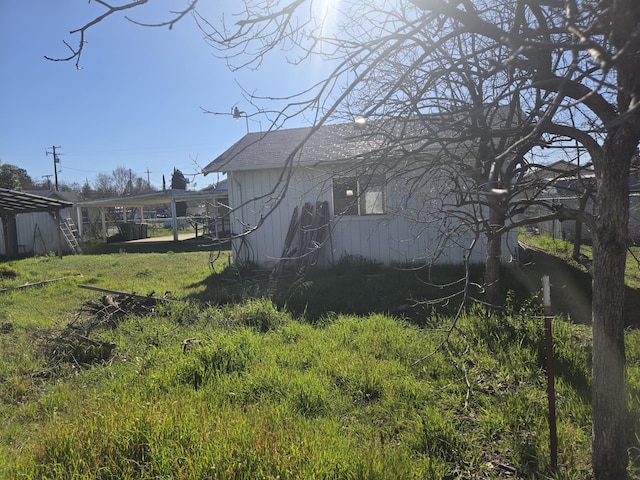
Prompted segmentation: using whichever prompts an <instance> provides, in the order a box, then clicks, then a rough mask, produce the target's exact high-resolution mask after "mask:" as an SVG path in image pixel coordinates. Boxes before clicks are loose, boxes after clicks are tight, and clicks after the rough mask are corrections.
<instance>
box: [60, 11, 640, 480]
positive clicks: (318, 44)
mask: <svg viewBox="0 0 640 480" xmlns="http://www.w3.org/2000/svg"><path fill="white" fill-rule="evenodd" d="M99 3H101V4H102V5H104V6H105V8H107V12H106V13H105V15H103V17H99V18H96V19H95V20H93V21H92V22H90V23H88V24H87V25H85V26H84V27H82V28H80V29H79V30H77V32H78V34H79V36H80V39H79V40H80V41H79V43H78V47H77V48H72V47H70V48H71V50H72V53H73V55H72V56H70V57H69V58H68V59H76V61H79V59H80V54H81V52H82V49H83V45H84V44H83V40H84V35H85V34H86V32H87V30H88V29H89V28H90V27H92V26H93V25H95V24H96V23H98V22H99V21H101V20H102V19H103V18H106V16H108V15H112V14H113V13H117V12H118V11H120V10H124V9H130V8H133V7H136V6H137V5H138V4H141V3H146V2H125V4H123V5H122V6H120V7H112V6H109V5H108V4H106V3H105V2H102V1H100V2H99ZM196 3H197V2H196V0H194V1H192V2H191V3H190V4H189V5H188V8H186V9H185V10H183V11H181V12H177V13H174V14H173V16H172V17H171V20H169V21H167V22H166V23H164V25H168V26H171V25H172V24H173V22H174V21H176V20H178V19H179V18H182V17H183V16H184V15H185V14H187V13H189V12H190V13H192V14H193V17H194V18H195V20H196V22H197V23H198V25H199V27H200V28H201V29H202V30H203V31H204V32H205V33H206V38H207V41H208V42H209V43H210V44H211V45H212V46H213V47H214V48H215V49H217V50H218V52H219V55H220V56H221V57H224V58H225V60H226V61H227V62H229V64H230V65H231V67H232V68H247V67H251V68H258V67H259V66H260V64H261V63H262V62H263V61H266V60H267V59H268V57H269V55H270V53H271V52H272V51H273V50H275V49H278V50H281V49H286V50H288V51H289V52H291V55H292V61H293V62H304V61H306V59H307V58H309V57H310V56H315V55H317V56H320V57H323V58H326V59H327V62H329V64H330V65H331V68H332V70H331V72H330V73H329V75H328V76H327V78H326V79H323V80H322V81H320V82H319V83H317V84H316V85H313V86H312V87H311V88H309V89H307V90H305V91H304V92H300V94H299V95H297V96H292V97H290V98H288V99H286V100H287V101H286V105H285V106H284V107H278V108H273V109H269V107H268V106H265V105H267V104H268V101H269V100H278V99H268V98H256V97H253V96H251V95H247V100H249V101H251V102H252V103H253V104H254V105H255V106H256V108H257V109H259V110H260V111H262V112H273V113H271V114H269V115H270V118H271V120H272V124H273V125H274V128H277V127H278V126H280V125H282V124H283V123H284V122H285V121H286V120H287V119H290V118H292V117H295V116H297V115H303V114H304V115H307V116H311V117H312V118H313V120H314V124H315V125H321V124H323V123H325V122H327V121H329V120H333V119H349V120H351V119H353V118H355V117H359V116H365V117H369V118H371V119H395V120H397V119H407V120H408V119H411V120H412V121H417V122H420V123H421V124H422V125H423V126H424V128H426V129H427V130H428V131H429V133H430V135H428V136H426V135H425V136H424V137H422V138H419V139H416V138H414V139H412V142H411V143H410V144H409V143H407V140H406V137H403V136H395V135H392V136H389V143H388V147H387V148H388V150H389V151H391V150H392V148H394V147H393V146H394V145H395V148H398V149H405V150H406V149H408V153H410V154H412V155H416V154H417V153H419V152H420V151H423V150H425V149H427V148H430V147H434V146H436V147H438V148H439V149H440V150H441V152H442V153H443V154H445V153H446V154H448V155H450V156H451V157H452V158H454V159H455V162H456V164H457V165H458V167H459V168H468V167H470V168H471V170H470V171H469V172H468V175H465V176H464V178H465V182H464V184H463V182H462V180H460V177H459V176H455V175H454V176H452V177H451V179H452V182H453V183H454V184H455V183H456V182H458V183H459V186H460V191H459V194H460V197H459V202H458V205H455V206H456V207H459V206H461V205H465V204H466V205H469V204H473V203H476V204H482V205H485V206H486V207H487V212H488V215H487V216H486V217H483V218H482V220H481V224H482V225H483V229H484V232H485V234H486V235H487V236H488V239H489V253H488V261H487V274H486V275H487V283H488V285H489V287H491V286H492V285H495V282H497V280H498V277H497V275H496V272H494V271H493V270H492V269H493V268H495V263H493V262H492V260H491V259H492V258H496V257H497V255H498V253H499V242H497V241H496V240H497V239H499V238H500V236H501V235H502V234H504V233H505V232H506V230H507V229H510V228H516V227H517V226H519V225H521V224H523V223H524V221H523V220H518V217H517V216H516V214H518V213H523V212H524V211H526V210H527V209H528V208H530V207H531V206H533V205H536V204H537V203H539V202H538V200H539V198H538V196H537V195H536V194H534V195H532V196H530V197H528V199H527V200H526V202H525V201H521V200H520V199H519V197H518V196H517V193H518V192H519V191H522V189H524V188H527V180H526V178H525V177H526V176H525V175H524V174H523V173H524V172H525V170H526V168H528V167H525V165H526V162H525V158H526V156H527V155H528V154H529V153H530V152H531V151H532V150H533V149H536V148H539V147H543V146H548V145H554V144H559V145H565V144H567V142H576V143H578V144H580V145H581V146H582V147H583V148H584V149H585V150H586V151H588V153H589V155H590V157H591V162H592V163H593V166H594V169H595V175H596V188H595V203H596V213H595V215H589V214H587V213H586V212H584V211H579V209H576V211H570V210H569V209H567V208H562V207H559V208H551V206H549V207H548V215H542V216H541V217H539V218H565V217H570V216H571V217H573V218H577V219H578V220H579V221H581V222H582V223H584V224H586V225H588V226H589V227H590V228H591V230H592V232H593V239H594V247H593V257H594V258H593V269H592V274H593V309H592V311H593V319H592V320H593V338H594V340H593V398H592V404H593V470H594V474H595V477H596V478H599V479H605V478H607V479H608V478H611V479H614V478H615V479H618V478H624V477H625V472H626V465H627V453H626V452H627V438H626V434H625V412H626V405H625V384H624V365H625V352H624V319H623V307H624V268H625V258H626V246H627V221H628V212H629V198H628V193H629V192H628V177H629V172H630V165H631V159H632V157H633V155H634V153H635V151H636V150H637V148H638V143H639V141H640V109H639V108H638V99H639V98H640V81H638V79H637V72H639V71H640V35H638V25H639V24H640V4H638V3H637V1H635V0H566V1H560V0H517V1H513V0H476V1H471V0H450V1H447V0H412V1H411V2H409V1H402V0H387V1H380V2H375V3H373V4H372V3H371V2H368V1H364V0H348V1H346V0H345V1H343V2H340V4H339V6H337V5H336V6H332V4H331V3H329V2H314V1H313V0H306V1H305V0H267V1H258V0H256V1H251V0H248V1H246V2H244V9H243V10H242V11H241V12H240V13H239V16H235V17H233V18H234V23H233V24H226V23H225V22H224V21H219V22H218V21H213V19H206V18H204V17H203V16H202V15H200V14H199V13H198V11H197V10H196V8H195V7H196ZM331 18H338V19H339V20H340V23H339V24H338V25H332V24H331V23H330V22H329V20H330V19H331ZM279 100H282V99H279ZM278 105H281V103H279V104H278ZM461 140H462V143H463V144H464V143H465V142H467V143H468V144H470V145H472V146H473V155H472V157H471V160H470V158H469V157H465V156H463V155H460V152H459V148H458V149H456V148H454V147H453V145H456V144H457V145H460V144H461ZM283 178H284V177H283ZM467 179H470V180H469V181H468V182H467V181H466V180H467ZM283 182H284V183H286V179H284V180H283ZM529 186H531V185H529ZM527 221H530V219H527ZM492 301H493V300H492Z"/></svg>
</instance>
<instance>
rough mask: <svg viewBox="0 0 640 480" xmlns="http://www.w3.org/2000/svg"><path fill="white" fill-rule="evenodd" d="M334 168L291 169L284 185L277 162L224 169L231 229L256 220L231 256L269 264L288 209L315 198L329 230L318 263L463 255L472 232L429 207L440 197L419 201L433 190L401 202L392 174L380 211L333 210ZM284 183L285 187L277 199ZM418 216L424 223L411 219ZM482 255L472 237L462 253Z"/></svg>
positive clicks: (402, 183) (399, 184)
mask: <svg viewBox="0 0 640 480" xmlns="http://www.w3.org/2000/svg"><path fill="white" fill-rule="evenodd" d="M336 172H339V169H337V168H333V169H332V171H327V170H326V169H325V170H319V169H314V168H298V169H297V170H295V171H294V173H293V174H292V175H291V178H290V180H289V182H288V186H287V187H285V186H284V184H283V182H282V181H280V183H279V176H280V174H281V170H279V169H262V170H245V171H242V170H239V171H233V172H229V173H228V177H229V181H228V186H229V202H230V204H231V205H233V206H234V207H236V208H235V210H234V211H233V212H232V213H231V227H232V231H233V233H234V234H235V235H237V234H240V233H242V232H243V229H245V228H253V227H255V226H256V225H258V223H259V222H260V219H261V218H263V219H264V220H263V224H262V225H261V226H260V227H259V228H257V229H255V230H254V231H252V232H251V233H250V234H248V235H247V236H246V237H244V238H243V239H235V240H234V241H233V247H234V256H235V258H236V260H237V261H239V262H246V261H251V262H254V263H257V264H259V265H262V266H264V267H270V266H272V265H273V264H274V263H275V262H276V261H277V260H278V259H279V258H280V257H281V254H282V249H283V245H284V242H285V236H286V233H287V231H288V229H289V223H290V220H291V216H292V213H293V210H294V208H295V207H298V208H299V209H300V208H301V207H302V206H303V205H304V204H305V203H306V202H310V203H312V204H315V202H317V201H320V202H322V201H327V202H328V203H329V210H330V218H331V226H330V229H331V235H330V238H328V239H327V240H326V243H325V246H324V248H323V249H322V252H321V254H320V256H319V262H320V263H321V264H324V265H326V264H328V263H331V262H334V261H337V260H339V259H340V258H341V257H342V256H343V255H354V256H362V257H366V258H368V259H371V260H374V261H377V262H381V263H384V264H391V263H408V262H419V263H430V262H435V263H441V264H453V263H461V262H462V261H463V260H464V255H465V253H466V248H468V247H469V246H470V245H471V243H472V236H471V235H470V234H469V232H468V231H465V232H462V233H460V232H458V233H457V236H456V234H455V229H456V227H460V223H459V222H457V221H455V219H452V218H451V217H450V216H443V215H442V213H441V212H440V213H437V212H438V207H439V204H438V202H441V201H442V198H436V201H435V203H434V202H432V203H434V204H433V205H427V204H426V202H428V201H429V200H428V198H429V195H432V196H433V193H431V194H425V195H424V196H422V197H421V196H419V195H415V196H413V197H412V198H410V199H409V200H408V201H407V200H406V192H405V189H406V180H398V181H396V182H391V183H390V184H388V185H387V198H386V203H387V213H386V214H384V215H366V216H334V215H333V199H332V178H333V177H334V176H335V175H336ZM274 187H275V190H274ZM284 188H286V193H285V195H284V197H283V198H282V200H281V201H279V198H280V194H281V193H282V191H283V189H284ZM272 190H274V191H273V192H272ZM270 192H272V193H270ZM256 199H257V200H256ZM278 202H279V203H278ZM438 215H439V216H438ZM418 217H420V220H421V221H422V222H425V221H426V222H427V223H420V222H416V221H415V219H416V218H418ZM430 221H431V222H430ZM514 236H515V233H514V235H512V236H510V237H509V238H508V239H506V240H505V241H506V242H508V243H510V244H511V245H512V246H513V245H515V244H516V242H515V240H514ZM443 239H446V241H445V242H444V244H443ZM485 254H486V251H485V248H484V242H482V241H479V242H478V243H477V245H476V246H475V248H474V250H473V251H472V253H471V255H472V256H471V258H470V260H471V261H472V262H477V263H482V262H483V261H484V257H485ZM510 254H511V251H510V246H508V245H506V244H505V248H503V260H505V261H508V260H509V258H510Z"/></svg>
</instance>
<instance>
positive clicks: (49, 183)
mask: <svg viewBox="0 0 640 480" xmlns="http://www.w3.org/2000/svg"><path fill="white" fill-rule="evenodd" d="M51 177H53V175H43V176H42V178H46V179H47V189H48V190H51Z"/></svg>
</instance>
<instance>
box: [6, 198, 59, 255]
mask: <svg viewBox="0 0 640 480" xmlns="http://www.w3.org/2000/svg"><path fill="white" fill-rule="evenodd" d="M69 212H70V209H62V210H60V217H61V218H66V217H68V216H69ZM2 228H3V227H2V224H0V238H2V237H1V236H3V235H4V232H3V230H2ZM57 229H58V226H57V224H56V221H55V219H54V217H53V215H51V214H50V213H48V212H35V213H21V214H18V215H16V230H17V236H18V243H17V244H18V254H19V255H22V254H28V255H43V254H45V253H47V252H57V251H58V237H57ZM62 248H63V250H65V251H68V250H69V247H68V246H67V244H66V242H65V241H64V238H63V239H62ZM0 255H6V249H5V245H4V242H2V241H0Z"/></svg>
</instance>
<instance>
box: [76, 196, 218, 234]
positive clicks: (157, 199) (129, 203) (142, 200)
mask: <svg viewBox="0 0 640 480" xmlns="http://www.w3.org/2000/svg"><path fill="white" fill-rule="evenodd" d="M226 196H227V192H226V191H224V192H220V191H216V190H210V191H204V192H196V191H190V190H178V189H173V190H165V191H162V192H152V193H143V194H139V195H131V196H127V197H114V198H104V199H100V200H86V201H83V202H76V203H75V206H76V207H83V208H98V209H99V210H100V218H101V222H102V232H103V238H104V241H105V242H106V241H107V226H106V217H105V209H106V208H108V207H123V208H127V207H134V208H140V209H141V211H142V207H143V206H147V205H157V204H169V205H170V207H171V219H170V220H171V225H172V228H173V239H174V241H178V219H177V213H176V203H177V202H189V201H200V200H208V201H211V202H212V203H214V204H215V203H217V202H219V200H220V199H222V198H226ZM80 212H81V209H80V208H78V216H80V215H81V213H80ZM78 227H79V232H80V237H82V218H78Z"/></svg>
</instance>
